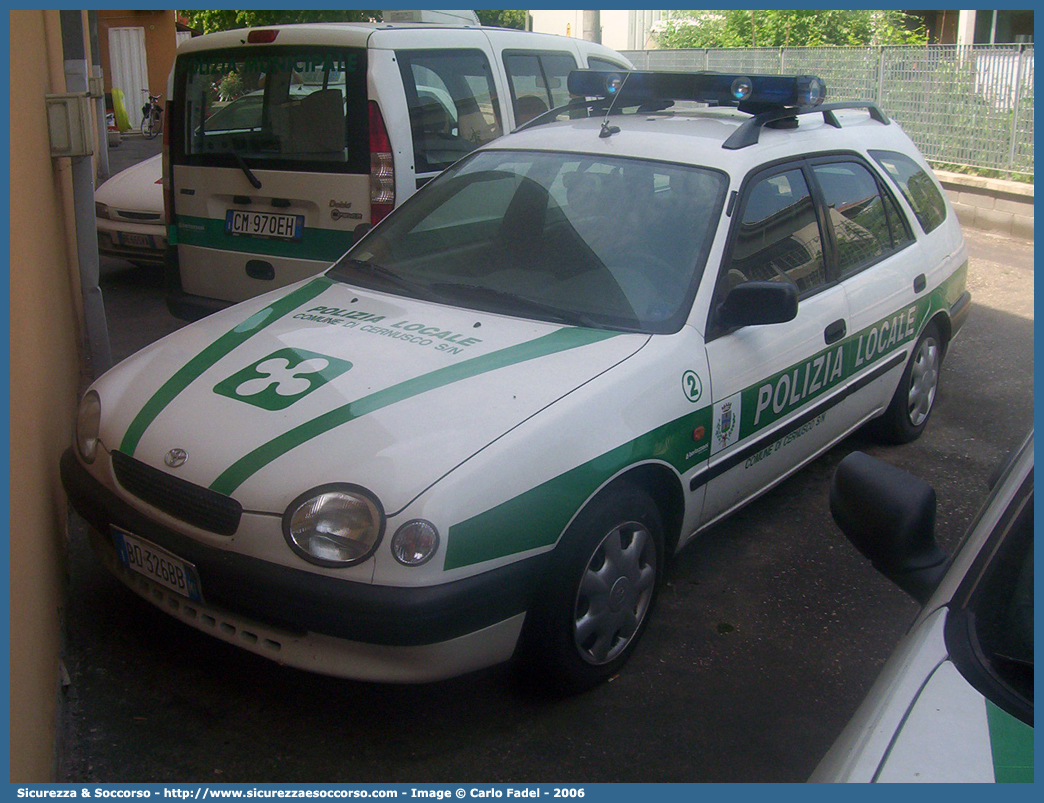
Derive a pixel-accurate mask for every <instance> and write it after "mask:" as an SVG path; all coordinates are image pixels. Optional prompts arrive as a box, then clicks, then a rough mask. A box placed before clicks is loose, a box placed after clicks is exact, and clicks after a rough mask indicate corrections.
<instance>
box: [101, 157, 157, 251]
mask: <svg viewBox="0 0 1044 803" xmlns="http://www.w3.org/2000/svg"><path fill="white" fill-rule="evenodd" d="M162 159H163V157H162V155H160V154H157V155H156V156H153V157H151V158H149V159H146V160H145V161H143V162H139V163H138V164H136V165H133V166H132V167H128V168H127V169H126V170H121V171H120V172H119V173H117V174H116V175H115V176H113V177H112V178H110V179H109V180H108V181H106V182H105V183H104V184H102V185H101V186H100V187H98V189H97V190H95V191H94V214H95V217H96V218H97V221H98V252H99V253H101V254H104V255H105V256H111V257H119V258H120V259H126V260H128V261H130V262H133V263H135V264H136V265H162V264H163V254H164V251H165V250H166V247H167V224H166V221H165V220H164V217H163V178H162V176H163V165H162Z"/></svg>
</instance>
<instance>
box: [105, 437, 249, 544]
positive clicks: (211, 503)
mask: <svg viewBox="0 0 1044 803" xmlns="http://www.w3.org/2000/svg"><path fill="white" fill-rule="evenodd" d="M112 467H113V470H114V471H115V472H116V479H117V480H119V483H120V485H122V486H123V487H124V488H125V489H127V491H128V492H130V493H132V494H134V496H136V497H137V498H138V499H140V500H141V501H143V502H146V503H148V504H150V505H152V506H153V507H155V508H158V509H159V510H162V511H163V512H164V513H167V514H169V515H171V516H173V517H174V518H176V519H180V520H181V521H183V522H185V523H186V524H191V525H192V526H193V527H199V528H200V529H201V530H208V531H209V532H212V533H217V534H218V535H232V534H233V533H235V531H236V529H237V528H238V527H239V519H240V517H241V516H242V515H243V506H242V505H240V504H239V502H237V501H236V500H235V499H233V498H232V497H230V496H225V495H223V494H219V493H216V492H215V491H211V490H210V489H209V488H202V487H200V486H199V485H193V484H192V483H191V482H186V481H185V480H182V479H178V478H177V477H172V476H171V475H170V474H167V473H166V472H163V471H160V470H158V469H155V468H153V467H152V466H147V465H145V464H144V463H142V462H141V461H140V460H135V459H134V458H133V457H128V456H127V455H125V454H123V452H113V453H112Z"/></svg>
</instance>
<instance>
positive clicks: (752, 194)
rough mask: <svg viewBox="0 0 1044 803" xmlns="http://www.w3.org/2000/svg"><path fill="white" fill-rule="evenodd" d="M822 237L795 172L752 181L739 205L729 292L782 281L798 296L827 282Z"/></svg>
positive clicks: (806, 190) (804, 186)
mask: <svg viewBox="0 0 1044 803" xmlns="http://www.w3.org/2000/svg"><path fill="white" fill-rule="evenodd" d="M826 280H827V278H826V269H825V265H824V262H823V238H822V236H821V235H820V231H819V222H818V220H817V218H816V211H815V206H814V204H813V203H812V194H811V192H810V191H809V188H808V183H807V182H806V181H805V176H804V174H803V173H802V171H801V170H800V168H798V169H793V170H787V171H785V172H780V173H773V174H771V175H767V176H764V177H763V178H758V179H755V181H754V183H753V184H752V185H751V187H750V189H749V190H748V192H747V194H746V197H745V199H744V201H743V212H742V217H741V218H740V226H739V231H738V233H737V235H736V240H735V244H734V245H733V249H732V259H731V260H730V262H729V269H728V273H727V275H726V281H727V285H728V287H732V286H735V285H737V284H741V283H742V282H746V281H783V282H790V283H791V284H793V285H795V286H796V287H797V289H798V292H799V293H801V294H805V293H809V292H812V291H814V290H816V289H817V288H819V287H821V286H823V285H824V284H825V283H826Z"/></svg>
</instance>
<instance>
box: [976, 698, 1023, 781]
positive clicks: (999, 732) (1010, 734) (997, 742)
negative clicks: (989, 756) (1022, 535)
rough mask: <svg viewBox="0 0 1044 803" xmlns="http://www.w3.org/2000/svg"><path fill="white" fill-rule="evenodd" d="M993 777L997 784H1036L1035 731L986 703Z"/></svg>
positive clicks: (988, 702) (991, 704)
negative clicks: (1034, 760) (1034, 766)
mask: <svg viewBox="0 0 1044 803" xmlns="http://www.w3.org/2000/svg"><path fill="white" fill-rule="evenodd" d="M986 721H987V723H988V724H989V728H990V751H991V752H992V753H993V777H994V780H995V781H997V783H1033V728H1031V727H1030V726H1029V725H1027V724H1026V723H1024V722H1022V721H1020V720H1018V719H1015V717H1013V716H1012V715H1011V714H1009V713H1007V712H1005V711H1002V710H1001V709H1000V708H998V707H997V706H996V705H994V704H993V703H992V702H990V701H989V700H987V701H986Z"/></svg>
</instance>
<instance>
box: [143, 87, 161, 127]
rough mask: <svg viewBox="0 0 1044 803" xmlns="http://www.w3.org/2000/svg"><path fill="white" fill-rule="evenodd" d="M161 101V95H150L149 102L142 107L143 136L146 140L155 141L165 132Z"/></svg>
mask: <svg viewBox="0 0 1044 803" xmlns="http://www.w3.org/2000/svg"><path fill="white" fill-rule="evenodd" d="M145 91H146V92H147V90H145ZM159 99H160V96H159V95H149V102H148V103H146V104H145V105H144V106H142V107H141V113H142V115H143V116H142V120H141V134H142V136H143V137H145V139H153V138H154V137H155V136H156V135H157V134H159V133H161V132H162V131H163V107H162V106H160V105H159Z"/></svg>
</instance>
